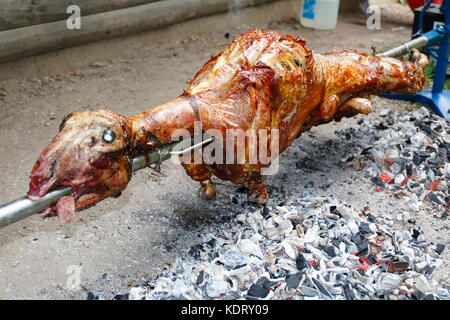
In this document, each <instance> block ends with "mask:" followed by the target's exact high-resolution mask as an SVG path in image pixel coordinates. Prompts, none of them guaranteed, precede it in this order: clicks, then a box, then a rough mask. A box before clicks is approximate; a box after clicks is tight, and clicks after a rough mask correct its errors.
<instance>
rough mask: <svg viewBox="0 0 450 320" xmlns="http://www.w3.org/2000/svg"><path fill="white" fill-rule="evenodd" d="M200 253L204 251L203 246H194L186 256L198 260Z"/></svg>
mask: <svg viewBox="0 0 450 320" xmlns="http://www.w3.org/2000/svg"><path fill="white" fill-rule="evenodd" d="M201 251H204V249H203V245H201V244H196V245H194V246H192V247H191V248H190V249H189V251H188V254H189V255H190V256H192V257H193V258H194V259H198V258H200V252H201Z"/></svg>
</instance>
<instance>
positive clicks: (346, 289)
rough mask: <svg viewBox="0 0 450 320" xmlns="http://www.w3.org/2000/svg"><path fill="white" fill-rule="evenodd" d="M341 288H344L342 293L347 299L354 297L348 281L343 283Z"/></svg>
mask: <svg viewBox="0 0 450 320" xmlns="http://www.w3.org/2000/svg"><path fill="white" fill-rule="evenodd" d="M342 288H343V289H344V295H345V298H346V299H347V300H354V299H355V294H354V293H353V291H352V290H351V288H350V285H349V284H348V283H347V284H345V285H343V286H342Z"/></svg>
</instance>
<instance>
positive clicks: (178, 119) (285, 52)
mask: <svg viewBox="0 0 450 320" xmlns="http://www.w3.org/2000/svg"><path fill="white" fill-rule="evenodd" d="M421 61H422V62H421V63H422V64H421V65H419V64H418V63H417V64H413V63H410V62H404V61H400V60H397V59H393V58H381V57H376V56H371V55H367V54H365V53H361V52H357V51H352V50H343V51H336V52H329V53H325V54H323V55H319V54H313V53H312V52H311V51H310V50H309V49H307V48H306V46H305V41H304V40H303V39H301V38H295V37H292V36H290V35H282V34H280V33H278V32H276V31H264V30H251V31H250V32H247V33H244V34H242V35H241V37H239V38H237V39H236V40H234V41H233V43H232V44H231V45H230V46H229V47H228V48H227V49H225V50H224V51H223V52H221V53H220V54H219V55H217V56H214V57H212V58H211V59H210V60H209V61H208V62H207V63H206V64H205V65H204V66H203V67H202V68H201V69H200V71H199V72H197V74H196V75H195V77H194V79H193V80H191V81H189V84H190V86H189V88H188V89H187V90H186V91H184V93H183V94H182V95H181V96H180V97H178V98H176V99H174V100H172V101H170V102H168V103H166V104H164V105H162V106H159V107H157V108H153V109H150V110H148V111H145V112H143V113H140V114H137V115H135V116H132V117H130V118H124V117H122V116H120V115H116V114H114V113H112V112H110V111H105V110H100V111H97V112H78V113H75V114H74V115H72V116H68V117H66V118H67V119H66V123H65V124H64V123H63V124H62V126H61V127H62V128H61V132H60V133H59V135H58V136H57V137H55V140H54V141H53V142H52V143H51V144H50V145H49V146H48V147H47V148H46V149H45V150H44V152H43V153H42V154H41V156H40V158H39V160H38V162H37V164H36V166H35V168H34V169H33V171H32V174H31V182H30V191H29V195H30V196H37V197H39V196H42V195H43V194H45V193H46V192H47V191H48V190H49V189H50V188H51V187H53V186H56V185H71V186H73V187H75V188H76V189H77V188H78V191H77V192H76V194H74V197H75V198H76V208H78V209H79V208H82V207H84V206H87V205H90V204H92V203H95V202H98V201H99V200H101V199H104V198H105V197H108V196H111V195H115V194H117V193H118V192H120V191H121V190H123V189H124V188H125V187H126V185H127V183H128V180H129V179H130V170H131V165H130V163H131V159H132V158H133V156H135V155H136V153H137V152H141V151H144V150H149V149H151V148H157V147H158V146H160V145H163V144H166V143H169V142H171V139H172V134H173V133H174V131H175V130H176V129H180V128H183V129H186V130H188V131H189V132H193V131H194V122H195V121H201V124H202V129H203V130H209V129H217V130H219V131H220V132H221V133H222V137H225V132H226V130H227V129H242V130H244V131H245V130H247V129H250V128H252V129H257V130H258V129H267V130H268V131H269V134H270V132H271V130H273V129H278V130H279V151H280V152H282V151H284V150H285V149H286V148H287V147H288V146H289V145H291V144H292V142H293V141H294V140H295V138H297V137H298V136H299V135H300V134H301V133H302V132H304V131H307V130H309V129H310V128H311V127H312V126H315V125H319V124H322V123H327V122H329V121H332V120H333V119H334V120H340V119H341V118H342V117H349V116H353V115H356V114H358V113H364V114H367V113H369V112H371V109H372V107H371V104H370V101H369V100H367V99H366V98H367V97H368V96H369V95H370V94H377V93H381V92H403V93H416V92H417V91H420V90H421V89H422V85H423V82H424V75H423V70H422V69H423V67H424V64H425V62H423V60H421ZM105 117H106V118H107V119H108V120H107V121H106V120H105ZM92 128H96V129H92ZM108 128H109V129H111V130H113V131H114V132H115V133H116V141H114V143H105V142H104V141H102V139H101V135H102V132H103V131H104V130H106V129H108ZM74 137H76V139H75V138H74ZM92 139H94V140H95V141H96V143H93V142H92V141H93V140H92ZM58 141H66V142H67V143H64V146H62V145H59V144H58ZM89 141H91V143H89ZM247 151H248V150H247ZM246 157H247V158H248V154H247V153H246ZM247 158H246V160H248V159H247ZM52 163H56V168H53V169H52V170H49V167H51V164H52ZM183 165H184V167H185V169H186V172H187V173H188V175H189V176H190V177H191V178H192V179H194V180H197V181H199V182H200V183H201V187H202V191H203V192H204V194H205V195H206V196H207V197H209V198H211V197H213V196H214V195H215V188H214V185H213V183H212V181H211V176H212V175H215V176H217V177H219V178H220V179H224V180H231V181H232V182H234V183H248V186H249V193H250V195H251V196H252V198H255V199H256V200H258V201H262V202H264V201H265V200H266V199H267V192H266V190H265V187H264V185H263V183H262V181H261V175H260V170H261V168H262V167H263V165H262V164H261V163H256V164H249V163H248V161H246V162H245V163H244V164H215V165H205V164H183ZM80 181H83V182H84V181H89V182H88V183H87V184H88V185H89V187H80ZM85 189H88V190H85ZM86 193H87V194H88V196H86V195H85V194H86Z"/></svg>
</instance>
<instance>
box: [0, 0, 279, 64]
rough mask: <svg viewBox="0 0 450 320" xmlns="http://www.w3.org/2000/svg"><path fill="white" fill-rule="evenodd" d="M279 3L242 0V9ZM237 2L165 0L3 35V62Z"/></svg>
mask: <svg viewBox="0 0 450 320" xmlns="http://www.w3.org/2000/svg"><path fill="white" fill-rule="evenodd" d="M275 1H278V0H241V1H240V2H239V8H243V7H248V6H252V5H259V4H263V3H268V2H275ZM235 3H236V2H235V1H234V0H165V1H158V2H153V3H149V4H144V5H140V6H135V7H131V8H126V9H119V10H113V11H109V12H103V13H98V14H93V15H89V16H82V17H81V29H80V30H69V29H67V26H66V20H62V21H56V22H49V23H45V24H39V25H35V26H30V27H24V28H18V29H11V30H6V31H2V32H0V63H1V62H6V61H11V60H15V59H18V58H23V57H27V56H31V55H34V54H38V53H43V52H48V51H51V50H56V49H62V48H66V47H70V46H75V45H79V44H83V43H87V42H92V41H97V40H102V39H107V38H112V37H117V36H123V35H127V34H132V33H137V32H142V31H146V30H150V29H154V28H158V27H163V26H167V25H170V24H173V23H177V22H181V21H185V20H189V19H192V18H197V17H202V16H206V15H211V14H215V13H220V12H226V11H228V10H230V9H239V8H236V7H235V6H233V4H235Z"/></svg>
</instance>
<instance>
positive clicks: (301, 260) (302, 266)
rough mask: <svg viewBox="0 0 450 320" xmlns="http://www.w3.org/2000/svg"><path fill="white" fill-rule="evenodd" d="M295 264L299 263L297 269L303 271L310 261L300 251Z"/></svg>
mask: <svg viewBox="0 0 450 320" xmlns="http://www.w3.org/2000/svg"><path fill="white" fill-rule="evenodd" d="M295 264H296V265H297V269H298V270H300V271H302V270H303V269H305V268H307V267H308V266H309V262H308V261H307V260H306V258H305V257H304V256H303V254H301V253H299V254H298V256H297V259H295Z"/></svg>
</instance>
